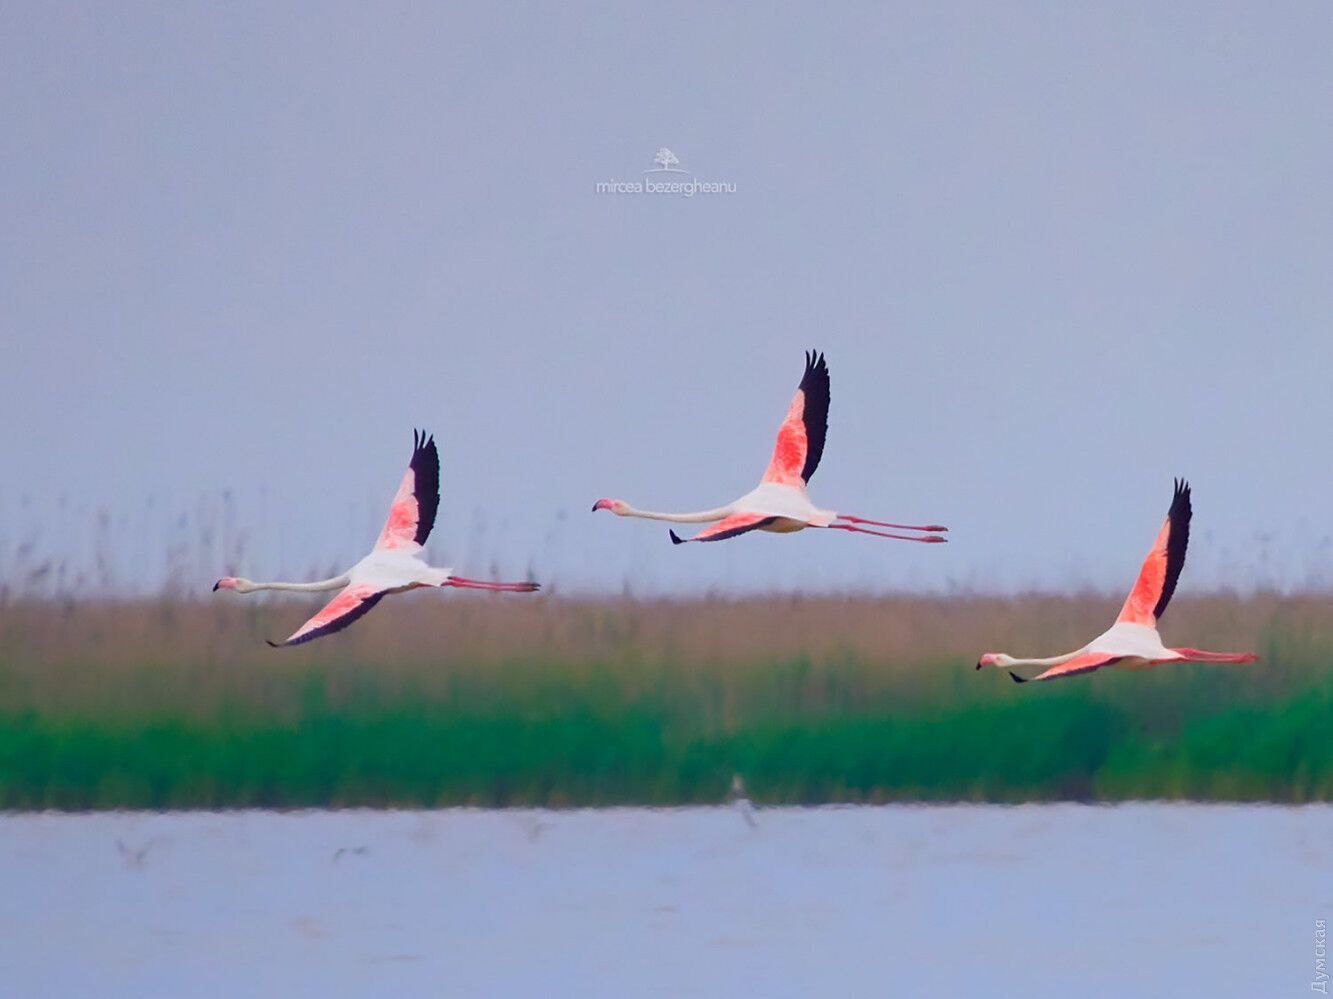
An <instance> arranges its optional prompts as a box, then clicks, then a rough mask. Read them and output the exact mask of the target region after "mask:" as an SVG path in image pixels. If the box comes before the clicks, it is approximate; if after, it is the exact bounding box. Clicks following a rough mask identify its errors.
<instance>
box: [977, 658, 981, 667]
mask: <svg viewBox="0 0 1333 999" xmlns="http://www.w3.org/2000/svg"><path fill="white" fill-rule="evenodd" d="M981 665H982V664H981V660H980V659H978V660H977V669H981Z"/></svg>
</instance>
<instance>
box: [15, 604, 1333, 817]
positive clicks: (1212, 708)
mask: <svg viewBox="0 0 1333 999" xmlns="http://www.w3.org/2000/svg"><path fill="white" fill-rule="evenodd" d="M311 606H312V605H311V604H307V603H304V602H298V601H281V600H270V601H264V600H256V599H255V598H250V599H249V600H240V599H236V598H234V597H232V596H230V595H225V596H220V597H217V598H215V599H213V600H210V601H206V602H180V601H170V600H159V601H152V600H139V601H132V602H123V603H116V602H109V601H82V602H78V601H68V602H63V603H60V602H52V601H41V600H38V601H15V600H11V601H9V602H7V603H5V604H3V605H0V807H6V808H46V807H52V808H67V809H84V808H117V807H131V808H167V807H239V806H268V807H304V806H316V805H320V806H322V805H339V806H341V805H346V806H355V805H370V806H408V807H411V806H435V805H442V804H458V803H471V804H483V805H506V804H529V805H567V804H621V803H643V804H678V803H687V802H710V801H718V800H721V799H722V797H723V795H724V793H725V789H726V787H727V785H728V784H729V782H730V779H731V775H732V774H733V773H740V774H742V775H743V776H744V777H745V779H746V782H747V785H748V787H749V788H750V791H751V793H752V794H753V796H754V797H755V798H756V799H758V800H761V801H769V802H793V803H794V802H802V803H814V802H827V801H886V800H913V801H916V800H974V801H1023V800H1059V799H1078V800H1120V799H1125V798H1145V797H1150V798H1197V799H1217V800H1260V801H1265V800H1266V801H1310V800H1330V799H1333V738H1330V735H1333V729H1331V728H1330V725H1331V724H1333V682H1330V679H1329V667H1330V665H1333V600H1330V599H1329V598H1328V596H1327V595H1323V594H1312V595H1308V596H1277V595H1272V594H1268V595H1263V594H1261V595H1256V596H1250V597H1245V598H1241V597H1237V596H1230V595H1224V594H1218V595H1211V596H1204V597H1197V596H1196V597H1193V598H1190V597H1184V596H1181V597H1177V599H1176V600H1175V601H1174V602H1173V604H1172V607H1171V611H1170V614H1169V616H1168V618H1167V621H1166V624H1165V628H1164V632H1165V636H1166V638H1167V639H1168V641H1170V640H1171V639H1172V638H1173V636H1179V639H1178V640H1179V643H1180V644H1195V645H1204V646H1207V647H1210V648H1223V649H1232V648H1234V649H1254V650H1256V651H1258V652H1259V653H1260V655H1261V656H1262V660H1261V662H1259V663H1257V664H1254V665H1252V666H1240V667H1206V666H1189V667H1179V668H1173V667H1169V666H1166V667H1162V668H1160V669H1158V670H1156V671H1153V672H1151V673H1146V674H1134V675H1130V674H1122V673H1117V672H1115V671H1102V672H1101V673H1098V674H1095V675H1093V676H1091V677H1081V678H1075V679H1072V680H1068V681H1064V682H1060V683H1055V684H1049V685H1028V686H1023V687H1018V686H1015V685H1014V684H1012V683H1010V682H1009V680H1008V678H1007V677H1005V676H1004V675H1003V674H1001V673H998V672H994V671H986V672H983V673H976V672H975V671H974V670H973V669H972V666H973V664H974V663H975V661H976V659H977V656H978V654H979V653H981V652H983V651H1001V650H1002V651H1009V652H1013V653H1016V654H1036V655H1045V654H1052V653H1054V652H1057V651H1063V650H1065V649H1068V648H1072V647H1074V646H1076V645H1078V644H1079V643H1081V642H1082V641H1085V640H1086V639H1087V638H1088V637H1089V636H1091V635H1092V634H1095V633H1096V632H1097V631H1098V630H1100V629H1101V628H1103V627H1105V625H1106V623H1107V622H1108V621H1109V620H1110V619H1111V618H1112V617H1113V616H1114V614H1115V611H1116V610H1117V608H1118V601H1117V600H1116V599H1114V598H1111V597H1105V596H1101V595H1098V594H1085V595H1080V596H1075V597H1053V596H1043V595H1039V594H1036V595H1029V596H1024V597H1017V598H1013V599H1004V598H996V597H979V596H978V597H958V598H939V597H919V596H886V597H874V598H872V597H859V596H847V597H810V596H774V597H768V598H748V599H742V600H728V599H722V598H708V599H697V600H651V601H635V600H631V599H612V600H571V599H560V598H554V597H546V596H543V597H538V598H533V599H526V598H523V599H519V598H512V597H511V598H504V597H477V598H468V597H463V598H461V599H460V598H458V595H450V596H448V597H443V598H442V597H441V595H440V594H424V595H413V596H407V597H398V598H394V599H393V600H391V601H386V602H385V603H384V604H382V605H381V606H380V607H379V608H377V609H376V610H375V612H374V613H373V614H370V615H368V616H367V617H366V618H365V619H364V620H363V621H361V622H359V623H358V624H357V625H356V626H355V627H354V628H351V629H349V630H348V631H346V632H344V633H342V634H340V635H336V636H333V637H331V638H328V639H325V640H322V641H319V642H315V643H312V644H311V645H309V646H304V647H301V648H298V649H290V650H272V649H269V648H268V647H267V646H266V645H264V643H263V639H264V638H278V637H281V636H283V635H286V634H288V633H290V631H291V630H293V629H294V628H295V626H296V625H297V624H299V623H300V621H302V620H303V619H304V617H305V615H306V614H307V613H308V612H309V611H310V609H311Z"/></svg>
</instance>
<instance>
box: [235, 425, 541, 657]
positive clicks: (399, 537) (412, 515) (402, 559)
mask: <svg viewBox="0 0 1333 999" xmlns="http://www.w3.org/2000/svg"><path fill="white" fill-rule="evenodd" d="M439 505H440V454H439V452H438V451H437V450H436V448H435V438H434V437H427V436H426V434H425V431H422V432H421V433H419V434H418V433H413V435H412V461H411V464H409V465H408V468H407V474H406V475H404V476H403V481H402V482H401V483H400V484H399V486H398V492H397V494H396V495H395V496H394V498H393V504H392V505H391V506H390V507H389V519H388V520H387V521H385V524H384V530H382V531H380V536H379V540H378V541H376V542H375V547H374V548H373V549H372V550H371V552H370V554H369V555H367V556H366V557H365V558H363V559H362V560H361V561H360V562H358V563H356V565H354V566H352V568H350V569H348V570H347V571H346V572H344V573H343V574H342V575H340V576H334V577H333V578H332V579H321V580H317V581H315V582H313V583H256V582H253V581H251V580H249V579H243V578H241V577H239V576H223V577H222V578H221V579H219V580H218V581H217V582H216V583H214V584H213V589H214V590H215V591H216V590H235V591H236V592H237V593H253V592H254V591H255V590H294V591H296V592H298V593H312V592H318V591H322V590H338V589H341V590H342V592H341V593H339V594H338V595H337V596H336V597H334V598H333V599H332V600H330V601H329V602H328V603H327V604H325V605H324V607H323V608H322V609H321V610H320V611H319V613H318V614H316V615H315V616H314V617H312V618H311V619H310V620H309V621H307V622H306V623H305V624H303V625H301V627H300V628H298V629H297V630H296V632H294V633H293V634H292V636H291V637H290V638H288V639H287V640H286V641H285V642H269V643H268V644H269V645H272V646H273V647H274V648H279V647H281V646H285V645H300V644H302V643H303V642H309V641H313V640H314V639H316V638H322V637H323V636H324V635H331V634H333V632H335V631H341V630H342V629H343V628H346V627H347V626H348V625H349V624H351V623H352V622H353V621H355V620H357V619H358V618H360V617H364V616H365V615H366V614H368V613H369V612H370V609H371V608H372V607H374V606H375V605H376V604H377V603H379V602H380V600H382V599H383V598H384V597H385V596H386V595H387V594H389V593H403V592H405V591H407V590H415V589H418V588H420V587H423V586H453V587H458V588H459V589H470V590H494V591H500V592H505V593H531V592H533V591H534V590H537V589H539V587H538V585H537V584H536V583H490V582H485V581H483V580H478V579H466V578H464V577H462V576H455V575H454V574H453V570H452V569H436V568H434V567H432V566H430V565H427V564H426V562H425V560H424V559H422V558H420V557H419V553H420V552H421V546H422V545H424V544H425V543H426V538H427V537H429V535H430V529H431V528H432V527H434V526H435V511H436V510H437V509H438V508H439Z"/></svg>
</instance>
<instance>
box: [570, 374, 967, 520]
mask: <svg viewBox="0 0 1333 999" xmlns="http://www.w3.org/2000/svg"><path fill="white" fill-rule="evenodd" d="M828 406H829V377H828V365H827V364H826V363H825V362H824V355H822V354H819V353H817V352H815V351H810V352H807V353H806V355H805V375H804V377H802V378H801V384H800V387H799V388H797V390H796V395H795V396H794V397H793V398H792V401H791V406H790V407H788V409H787V418H786V419H785V420H783V421H782V426H780V427H779V428H778V439H777V443H776V444H775V445H774V447H773V457H772V459H771V460H770V461H769V463H768V469H767V470H766V471H765V472H764V477H763V479H761V480H760V482H759V485H758V486H757V487H756V488H754V489H752V490H751V491H750V492H748V493H746V494H745V495H744V496H742V497H741V498H740V499H738V500H735V501H733V502H731V503H728V504H727V505H726V506H720V507H717V508H716V509H713V510H701V511H699V512H697V513H654V512H652V511H651V510H636V509H635V508H634V507H632V506H630V505H629V504H628V503H626V502H625V501H624V500H618V499H599V500H598V501H597V502H596V503H594V504H593V506H592V509H593V512H594V513H596V512H597V511H598V510H610V511H611V512H612V513H614V514H615V515H616V516H617V517H644V518H646V519H648V520H666V521H671V522H672V523H676V524H705V523H710V522H712V521H716V523H714V524H712V526H711V527H707V528H705V529H704V530H702V531H700V532H699V533H698V534H696V535H695V536H694V537H692V538H688V539H683V538H680V537H678V536H677V535H676V532H675V531H674V530H673V531H671V532H669V533H670V534H671V540H672V541H673V542H674V543H676V544H678V545H679V544H683V543H684V542H685V541H686V540H689V541H722V540H723V539H724V538H734V537H736V536H737V535H739V534H745V533H747V532H749V531H773V532H775V533H778V534H790V533H791V532H793V531H801V530H804V529H805V528H807V527H827V528H831V529H833V530H837V531H854V532H856V533H857V534H874V535H876V536H877V537H881V538H895V539H897V540H899V541H922V542H928V543H929V542H941V541H946V540H948V539H947V538H942V537H940V536H939V535H938V534H933V533H932V534H927V535H925V536H923V537H917V536H914V535H906V534H888V533H886V532H884V531H871V530H868V529H866V528H864V527H856V526H854V525H857V524H873V525H874V526H876V527H892V528H895V529H897V530H900V531H927V532H934V531H947V530H948V528H946V527H940V526H939V525H938V524H930V525H927V526H925V527H917V526H914V525H911V524H890V523H887V522H885V521H882V520H866V519H865V518H864V517H853V516H852V515H851V514H846V513H838V512H836V511H834V510H821V509H820V508H819V507H817V506H815V505H814V504H813V503H812V502H810V497H809V496H808V495H807V494H806V491H805V487H806V483H808V482H809V481H810V476H812V475H814V474H815V469H816V468H818V467H819V459H820V456H821V455H822V454H823V453H824V437H825V435H826V434H827V433H828ZM839 521H841V523H838V522H839Z"/></svg>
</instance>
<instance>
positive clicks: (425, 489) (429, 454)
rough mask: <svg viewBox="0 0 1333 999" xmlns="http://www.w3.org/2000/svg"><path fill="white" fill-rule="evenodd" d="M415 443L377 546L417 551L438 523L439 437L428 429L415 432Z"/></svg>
mask: <svg viewBox="0 0 1333 999" xmlns="http://www.w3.org/2000/svg"><path fill="white" fill-rule="evenodd" d="M412 444H413V447H412V461H411V462H410V463H409V465H408V466H407V472H406V473H405V474H404V475H403V481H402V482H400V483H399V484H398V492H396V493H395V494H394V497H393V503H392V504H390V506H389V517H388V519H387V520H386V521H385V522H384V529H383V530H382V531H380V536H379V540H377V541H376V542H375V548H376V549H386V548H388V549H402V548H406V549H410V550H412V551H416V550H417V549H419V548H420V547H421V546H422V545H424V544H425V543H426V538H428V537H429V536H430V531H431V528H432V527H434V526H435V513H436V511H437V510H438V509H439V506H440V453H439V451H437V450H436V448H435V438H434V437H427V436H426V434H425V431H422V432H421V433H419V434H417V433H414V434H413V435H412Z"/></svg>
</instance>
